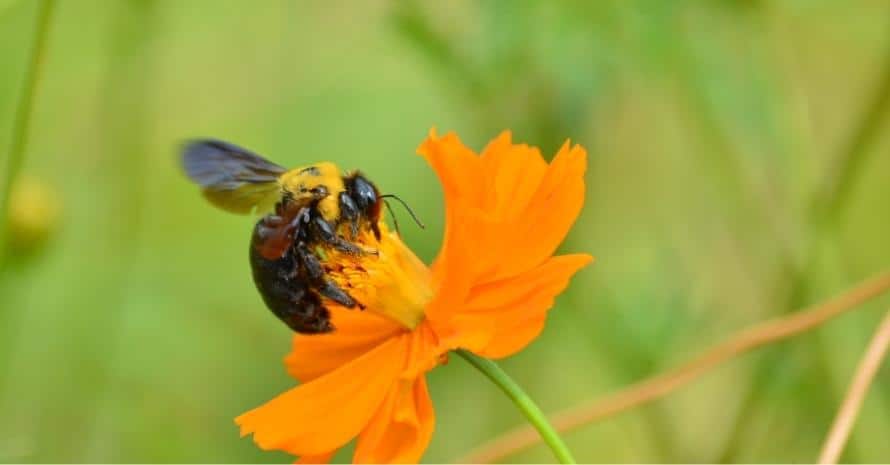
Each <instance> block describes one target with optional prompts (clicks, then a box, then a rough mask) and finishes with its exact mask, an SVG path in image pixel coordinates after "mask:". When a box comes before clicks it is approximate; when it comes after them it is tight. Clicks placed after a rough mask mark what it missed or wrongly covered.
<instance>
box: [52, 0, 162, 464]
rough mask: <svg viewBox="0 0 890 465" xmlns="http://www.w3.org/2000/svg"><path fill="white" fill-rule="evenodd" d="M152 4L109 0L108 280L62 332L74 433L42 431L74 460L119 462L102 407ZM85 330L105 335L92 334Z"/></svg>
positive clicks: (122, 277) (138, 216) (143, 144)
mask: <svg viewBox="0 0 890 465" xmlns="http://www.w3.org/2000/svg"><path fill="white" fill-rule="evenodd" d="M156 7H157V2H156V1H155V0H131V1H126V2H115V3H114V7H113V12H112V14H111V15H110V27H109V31H108V32H107V34H108V35H109V39H108V40H107V62H106V64H105V70H104V76H103V77H102V80H103V81H102V82H101V84H100V87H99V88H100V89H101V94H100V97H99V98H100V101H99V106H98V112H99V113H98V124H99V125H100V127H101V131H102V134H103V137H102V138H100V139H99V140H98V143H99V144H98V146H97V147H96V149H97V151H98V159H99V161H98V163H96V169H97V171H96V172H95V173H93V175H95V176H96V177H97V178H98V179H102V180H103V181H104V182H103V183H102V185H101V187H100V188H102V189H104V193H103V194H104V195H103V196H104V197H105V199H106V201H105V203H104V204H103V205H102V207H101V208H102V209H103V212H104V213H103V215H102V216H101V217H100V218H99V219H98V220H97V224H96V225H95V228H96V231H97V236H96V237H95V238H94V240H96V241H101V242H102V243H103V244H104V245H105V247H104V250H103V251H101V252H98V253H102V254H103V255H106V256H107V257H106V258H105V261H106V263H107V264H108V267H107V269H106V270H103V271H102V273H103V275H104V276H106V282H105V283H103V288H102V289H101V290H100V289H97V292H101V293H103V295H104V298H103V299H102V301H101V304H100V305H99V306H98V308H96V309H95V311H93V312H91V313H89V314H85V315H81V316H80V317H78V319H77V321H76V322H72V324H71V325H70V327H69V328H68V331H67V332H66V333H67V334H66V337H67V338H69V339H68V341H67V342H66V343H65V344H66V346H67V347H77V348H78V351H77V353H76V354H72V357H75V358H76V360H77V363H78V370H77V372H76V373H72V374H71V376H73V377H76V378H79V379H83V380H84V382H79V383H75V386H80V387H81V388H82V391H81V392H77V393H76V394H75V395H76V396H77V398H78V399H79V401H78V409H77V410H76V417H75V418H73V419H71V424H74V425H78V426H79V431H80V434H79V435H78V436H77V438H76V440H73V441H67V442H66V441H65V440H64V439H62V438H64V437H65V436H64V435H63V433H62V432H61V431H58V430H56V429H51V430H50V431H46V432H43V433H42V435H41V437H56V438H59V441H60V443H64V446H62V447H66V448H67V449H65V452H64V453H62V454H60V455H59V456H64V457H71V458H78V459H77V460H87V461H97V460H98V461H108V460H112V461H113V460H118V459H119V458H115V456H114V455H113V454H114V453H116V451H115V449H114V447H113V446H112V445H110V444H108V443H109V442H114V438H113V437H112V438H111V439H109V437H108V435H109V431H115V432H117V431H120V428H121V427H120V426H117V425H109V424H107V422H108V421H109V418H110V417H112V415H109V414H108V409H109V408H110V407H109V406H110V405H114V403H115V402H116V401H117V397H116V395H115V394H116V392H118V390H117V389H116V387H115V383H116V382H117V381H116V376H115V370H117V369H118V367H119V366H120V363H121V360H120V357H121V356H122V354H121V352H120V337H121V334H122V332H123V326H124V322H125V320H126V318H127V312H128V310H129V309H131V308H132V307H131V304H132V303H131V298H130V294H131V293H132V292H133V287H134V283H135V278H134V276H133V275H134V273H136V272H137V270H138V269H137V268H136V267H135V266H134V263H136V262H138V260H139V254H140V252H142V247H141V246H142V243H143V240H142V237H143V235H144V234H145V232H144V228H143V223H144V219H143V218H144V216H145V215H146V211H145V203H146V190H147V185H148V183H150V182H151V175H152V172H153V171H154V170H153V169H152V166H151V165H150V164H149V163H148V160H149V159H150V155H149V152H150V151H151V150H152V144H151V143H150V141H151V140H152V139H151V127H152V124H153V123H152V118H153V113H152V111H153V108H154V106H153V103H154V93H153V92H152V90H153V89H154V83H155V78H156V75H157V73H156V72H155V66H154V55H153V53H152V52H153V49H152V47H151V45H152V43H153V42H152V40H154V39H155V38H156V32H157V31H156V29H157V28H156V23H157V16H158V12H157V8H156ZM91 334H105V335H107V337H105V338H91V337H90V336H89V335H91ZM85 380H89V382H86V381H85ZM45 425H46V427H48V428H56V426H54V425H52V424H49V423H45Z"/></svg>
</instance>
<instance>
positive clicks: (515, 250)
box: [493, 143, 587, 278]
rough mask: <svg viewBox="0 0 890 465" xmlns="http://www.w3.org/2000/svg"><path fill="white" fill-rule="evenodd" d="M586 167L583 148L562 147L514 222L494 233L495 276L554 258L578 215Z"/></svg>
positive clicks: (585, 154) (505, 274)
mask: <svg viewBox="0 0 890 465" xmlns="http://www.w3.org/2000/svg"><path fill="white" fill-rule="evenodd" d="M586 167H587V153H586V152H585V150H584V149H583V148H581V147H580V146H577V145H576V146H574V147H571V146H569V144H568V143H566V144H565V145H563V147H562V149H560V151H559V153H557V155H556V157H555V158H554V159H553V162H552V163H551V164H550V166H549V167H548V168H547V172H546V174H545V175H544V177H543V179H541V182H540V184H539V185H538V186H537V189H536V190H535V193H534V194H533V195H532V197H531V199H530V201H529V202H528V203H527V204H526V205H525V209H524V210H523V211H522V213H520V214H519V215H518V216H517V220H516V221H515V222H511V223H506V224H504V227H503V228H502V229H501V230H500V231H498V232H497V233H496V235H497V237H498V238H499V239H500V240H499V241H496V242H494V243H493V245H494V247H497V250H496V251H495V252H494V253H496V254H497V255H496V256H497V257H499V258H500V260H498V264H497V269H496V270H495V271H494V273H493V274H494V275H495V277H497V278H500V277H507V276H512V275H515V274H517V273H521V272H524V271H526V270H529V269H531V268H532V267H534V266H537V265H538V264H540V263H542V262H543V261H544V260H545V259H547V257H550V256H551V255H553V253H554V252H555V251H556V248H557V247H558V246H559V244H561V243H562V241H563V239H565V236H566V234H568V232H569V229H570V228H571V227H572V225H573V224H574V223H575V220H576V219H577V218H578V214H579V213H580V212H581V207H582V205H583V204H584V172H585V170H586ZM514 182H518V180H514Z"/></svg>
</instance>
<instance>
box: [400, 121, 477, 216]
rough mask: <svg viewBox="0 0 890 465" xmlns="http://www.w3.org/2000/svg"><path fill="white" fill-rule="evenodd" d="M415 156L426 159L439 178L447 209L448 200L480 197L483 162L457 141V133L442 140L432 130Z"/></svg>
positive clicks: (451, 133)
mask: <svg viewBox="0 0 890 465" xmlns="http://www.w3.org/2000/svg"><path fill="white" fill-rule="evenodd" d="M417 153H419V154H420V155H422V156H423V157H424V158H426V160H427V162H428V163H429V164H430V166H432V167H433V170H434V171H435V172H436V174H437V175H438V176H439V182H441V183H442V190H444V191H445V198H446V207H447V208H452V207H454V206H456V205H448V204H447V202H449V201H457V200H459V199H468V200H469V201H471V202H472V201H475V200H477V199H478V198H479V192H480V188H481V187H482V186H484V182H483V176H484V175H485V173H483V172H482V170H481V167H482V163H481V161H480V160H479V157H478V156H476V154H475V153H473V151H472V150H470V149H468V148H467V147H466V146H464V144H463V143H462V142H461V141H460V139H459V138H458V137H457V135H456V134H454V133H453V132H449V133H448V134H445V135H444V136H442V137H438V136H437V135H436V131H435V129H433V130H431V131H430V135H429V137H427V139H426V140H425V141H424V142H423V143H422V144H420V147H418V148H417Z"/></svg>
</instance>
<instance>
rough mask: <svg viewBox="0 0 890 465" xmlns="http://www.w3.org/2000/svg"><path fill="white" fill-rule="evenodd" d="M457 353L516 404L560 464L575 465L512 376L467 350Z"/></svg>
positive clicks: (554, 431)
mask: <svg viewBox="0 0 890 465" xmlns="http://www.w3.org/2000/svg"><path fill="white" fill-rule="evenodd" d="M455 352H456V353H457V354H458V355H460V356H461V357H463V358H464V359H465V360H466V361H468V362H470V364H471V365H473V366H474V367H476V369H478V370H479V371H481V372H482V374H484V375H485V376H487V377H488V379H490V380H491V381H492V382H494V384H497V385H498V387H499V388H501V390H502V391H504V393H505V394H507V397H509V398H510V400H512V401H513V403H514V404H516V407H518V408H519V411H520V412H522V414H523V415H525V418H527V419H528V421H529V423H531V424H532V426H534V427H535V429H536V430H538V433H539V434H540V435H541V438H542V439H543V440H544V442H545V443H547V445H548V446H549V447H550V450H552V451H553V455H555V456H556V459H557V460H559V463H575V458H574V457H572V453H571V452H570V451H569V448H568V447H566V444H565V442H563V440H562V438H561V437H559V434H558V433H557V432H556V430H555V429H553V425H551V424H550V422H549V421H547V417H546V416H545V415H544V412H542V411H541V409H540V408H539V407H538V405H537V404H535V402H534V401H533V400H532V399H531V397H529V396H528V394H526V393H525V391H523V390H522V388H521V387H519V385H518V384H516V382H515V381H513V378H510V376H509V375H508V374H507V373H506V372H505V371H504V370H502V369H501V367H499V366H498V364H497V363H494V362H493V361H491V360H489V359H487V358H482V357H480V356H478V355H476V354H473V353H471V352H468V351H466V350H456V351H455Z"/></svg>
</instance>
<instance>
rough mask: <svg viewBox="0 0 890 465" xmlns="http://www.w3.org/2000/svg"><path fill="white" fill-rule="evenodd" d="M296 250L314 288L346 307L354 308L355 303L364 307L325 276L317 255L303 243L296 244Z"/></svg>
mask: <svg viewBox="0 0 890 465" xmlns="http://www.w3.org/2000/svg"><path fill="white" fill-rule="evenodd" d="M296 252H297V257H298V258H299V260H300V263H301V264H302V266H303V267H304V268H305V270H306V274H307V275H308V277H309V280H310V282H311V283H312V288H313V289H314V290H316V291H318V293H319V294H321V295H323V296H325V297H327V298H329V299H331V300H333V301H334V302H337V303H338V304H340V305H342V306H344V307H346V308H354V307H355V306H356V305H358V306H359V308H364V306H363V305H361V304H357V303H356V301H355V299H354V298H353V297H352V296H351V295H349V294H348V293H347V292H346V291H344V290H343V289H340V286H338V285H337V283H335V282H333V281H331V280H330V279H327V277H325V273H324V267H322V266H321V262H319V261H318V257H316V256H315V254H313V253H312V252H311V251H310V250H309V248H308V247H306V244H305V243H303V242H300V243H299V244H297V246H296Z"/></svg>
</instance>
